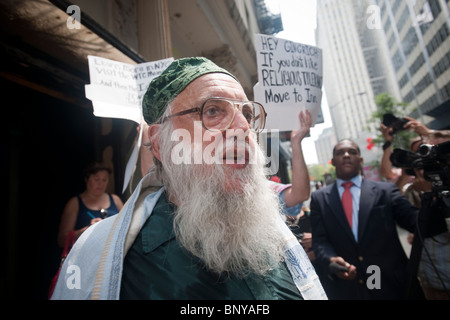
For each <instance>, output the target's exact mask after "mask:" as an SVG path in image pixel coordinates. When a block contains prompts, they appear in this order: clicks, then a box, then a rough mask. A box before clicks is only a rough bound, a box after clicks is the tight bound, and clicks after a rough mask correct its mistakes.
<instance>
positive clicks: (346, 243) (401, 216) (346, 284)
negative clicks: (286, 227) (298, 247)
mask: <svg viewBox="0 0 450 320" xmlns="http://www.w3.org/2000/svg"><path fill="white" fill-rule="evenodd" d="M332 164H333V165H334V166H335V168H336V177H337V179H336V182H335V183H333V184H331V185H329V186H327V187H326V188H322V189H320V190H318V191H316V192H314V193H313V194H312V195H311V226H312V239H313V250H314V253H315V255H316V262H315V263H316V269H317V272H318V274H319V276H320V279H321V281H322V285H323V286H324V289H325V291H326V293H327V295H328V297H329V299H403V298H404V297H405V289H406V283H407V273H406V268H407V262H408V258H407V256H406V254H405V252H404V250H403V248H402V245H401V243H400V240H399V238H398V234H397V229H396V224H398V225H399V226H400V227H402V228H404V229H406V230H408V231H410V232H413V231H414V225H415V223H416V217H417V214H418V209H417V208H415V207H413V206H412V205H411V204H410V203H409V202H408V200H406V198H405V197H404V196H403V195H402V194H401V193H400V191H399V189H398V188H397V187H396V186H395V185H394V184H392V183H387V182H377V181H369V180H365V179H363V177H362V176H361V168H362V164H363V159H362V158H361V153H360V149H359V147H358V145H357V144H356V143H354V142H353V141H351V140H348V139H345V140H341V141H339V142H338V143H337V144H336V146H335V147H334V149H333V159H332ZM345 182H351V183H350V185H349V187H348V188H345V187H344V186H342V184H343V183H345ZM346 189H348V190H347V191H346ZM341 198H343V199H342V200H343V201H344V202H341ZM344 208H348V210H345V209H344ZM345 211H347V213H346V212H345ZM346 215H347V216H348V217H347V216H346Z"/></svg>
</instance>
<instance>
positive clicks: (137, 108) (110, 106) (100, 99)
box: [85, 56, 173, 123]
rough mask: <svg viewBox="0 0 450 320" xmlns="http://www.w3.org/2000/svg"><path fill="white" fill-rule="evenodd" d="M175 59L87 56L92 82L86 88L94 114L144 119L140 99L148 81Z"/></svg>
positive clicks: (136, 120) (135, 119) (137, 120)
mask: <svg viewBox="0 0 450 320" xmlns="http://www.w3.org/2000/svg"><path fill="white" fill-rule="evenodd" d="M172 61H173V58H168V59H164V60H158V61H152V62H146V63H140V64H136V65H132V64H128V63H122V62H119V61H113V60H109V59H105V58H101V57H96V56H88V62H89V76H90V80H91V84H89V85H86V86H85V91H86V98H88V99H90V100H92V105H93V108H94V115H96V116H98V117H107V118H120V119H128V120H132V121H135V122H137V123H141V121H142V118H143V117H142V107H141V103H142V98H143V96H144V94H145V91H146V90H147V87H148V84H149V83H150V81H151V80H152V79H153V78H155V77H156V76H158V75H160V74H161V72H163V71H164V69H166V68H167V66H168V65H169V64H170V63H171V62H172Z"/></svg>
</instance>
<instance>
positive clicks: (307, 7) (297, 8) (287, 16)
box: [265, 0, 331, 164]
mask: <svg viewBox="0 0 450 320" xmlns="http://www.w3.org/2000/svg"><path fill="white" fill-rule="evenodd" d="M265 3H266V5H267V6H268V7H269V9H270V10H271V11H272V12H275V13H278V12H280V13H281V19H282V21H283V29H284V30H283V31H281V32H280V33H278V34H277V35H276V36H277V37H278V38H282V39H287V40H291V41H294V42H299V43H303V44H307V45H311V46H315V45H316V40H315V29H316V0H265ZM322 90H323V88H322ZM322 112H323V115H324V120H325V123H322V124H316V125H315V126H314V127H313V128H312V129H311V131H310V134H311V137H310V138H305V139H304V140H303V142H302V148H303V155H304V157H305V162H306V164H314V163H318V160H317V155H316V152H315V146H314V140H316V139H317V137H318V136H319V135H320V134H321V133H322V131H323V129H324V128H328V127H331V117H330V113H329V110H328V103H327V100H326V96H325V94H324V93H323V94H322Z"/></svg>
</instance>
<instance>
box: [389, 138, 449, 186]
mask: <svg viewBox="0 0 450 320" xmlns="http://www.w3.org/2000/svg"><path fill="white" fill-rule="evenodd" d="M390 160H391V162H392V164H393V165H394V166H396V167H399V168H403V169H404V170H405V172H406V173H407V174H409V175H415V173H414V169H423V175H424V178H425V179H426V180H428V181H430V182H431V183H432V186H433V189H435V191H442V190H447V191H449V190H450V167H449V164H450V141H447V142H444V143H441V144H437V145H429V144H422V145H420V147H419V149H418V151H417V152H416V153H414V152H411V151H406V150H402V149H395V150H394V152H393V153H392V155H391V157H390Z"/></svg>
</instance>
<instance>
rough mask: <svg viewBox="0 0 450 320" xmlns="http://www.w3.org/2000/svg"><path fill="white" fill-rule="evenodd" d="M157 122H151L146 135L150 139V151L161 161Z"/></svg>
mask: <svg viewBox="0 0 450 320" xmlns="http://www.w3.org/2000/svg"><path fill="white" fill-rule="evenodd" d="M159 127H160V125H159V124H152V125H150V126H149V127H148V131H147V134H148V137H149V139H150V145H151V146H152V153H153V155H154V156H155V157H156V159H158V160H159V161H161V155H160V154H159Z"/></svg>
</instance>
